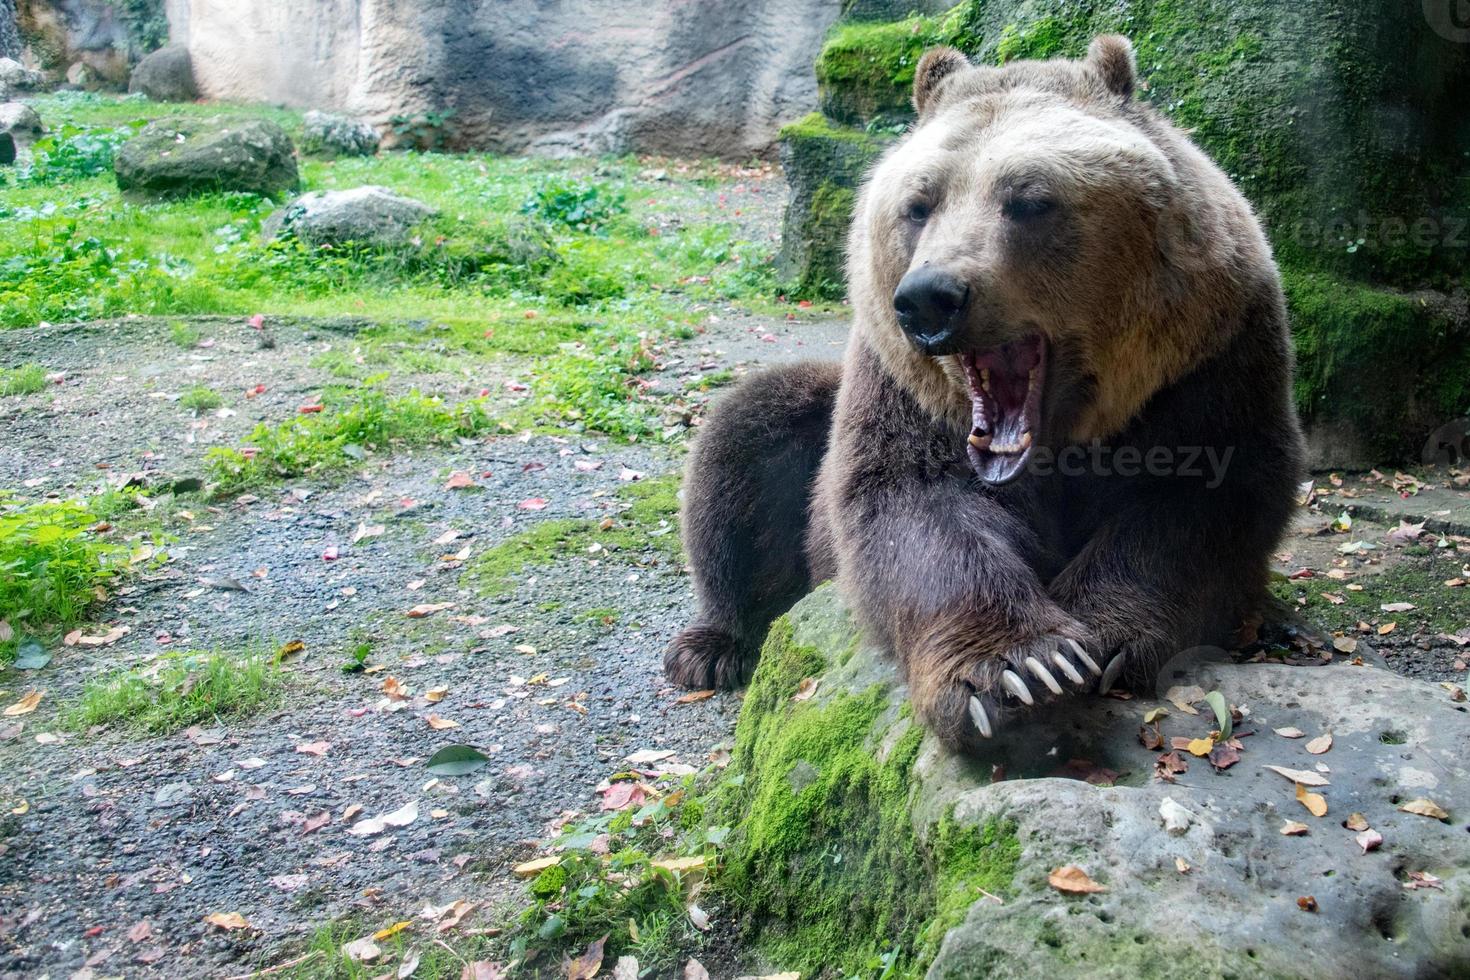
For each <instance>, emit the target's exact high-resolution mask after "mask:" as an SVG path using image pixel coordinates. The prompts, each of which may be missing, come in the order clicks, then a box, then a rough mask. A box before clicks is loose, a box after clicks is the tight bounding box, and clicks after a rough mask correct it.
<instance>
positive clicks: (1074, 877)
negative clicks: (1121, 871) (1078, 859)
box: [1046, 864, 1108, 895]
mask: <svg viewBox="0 0 1470 980" xmlns="http://www.w3.org/2000/svg"><path fill="white" fill-rule="evenodd" d="M1046 881H1047V884H1049V885H1051V886H1052V887H1053V888H1055V889H1056V890H1057V891H1059V892H1067V893H1068V894H1074V895H1084V894H1087V893H1089V892H1105V891H1107V890H1108V889H1107V886H1106V885H1099V884H1098V883H1097V882H1095V881H1093V880H1092V879H1091V878H1089V877H1087V872H1086V871H1083V870H1082V869H1081V868H1079V867H1077V865H1075V864H1067V865H1063V866H1062V867H1060V868H1056V869H1055V870H1053V871H1052V873H1051V874H1049V875H1047V876H1046Z"/></svg>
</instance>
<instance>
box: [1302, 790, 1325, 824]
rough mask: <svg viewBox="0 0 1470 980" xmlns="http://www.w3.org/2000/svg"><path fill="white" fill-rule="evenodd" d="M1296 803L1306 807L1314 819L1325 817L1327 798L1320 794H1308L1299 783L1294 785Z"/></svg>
mask: <svg viewBox="0 0 1470 980" xmlns="http://www.w3.org/2000/svg"><path fill="white" fill-rule="evenodd" d="M1296 798H1297V802H1298V803H1300V804H1301V805H1302V806H1304V807H1306V808H1307V810H1308V812H1310V813H1311V814H1312V816H1314V817H1325V816H1327V798H1326V797H1324V796H1322V795H1321V794H1320V793H1308V792H1307V788H1306V787H1305V786H1303V785H1302V784H1301V783H1297V784H1296Z"/></svg>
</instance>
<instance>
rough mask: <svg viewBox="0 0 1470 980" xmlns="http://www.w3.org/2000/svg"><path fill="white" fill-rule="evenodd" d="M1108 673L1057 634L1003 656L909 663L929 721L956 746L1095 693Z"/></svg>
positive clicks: (954, 655) (914, 691)
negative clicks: (1010, 719) (1034, 711)
mask: <svg viewBox="0 0 1470 980" xmlns="http://www.w3.org/2000/svg"><path fill="white" fill-rule="evenodd" d="M1102 676H1103V669H1102V668H1101V667H1099V666H1098V663H1097V661H1096V660H1095V659H1094V658H1093V656H1092V655H1091V654H1089V653H1088V652H1087V649H1086V648H1085V647H1084V646H1083V645H1082V643H1080V642H1078V641H1077V640H1075V639H1072V638H1071V637H1067V636H1061V635H1057V634H1050V635H1047V636H1042V637H1039V638H1037V639H1035V640H1031V641H1029V642H1026V643H1022V644H1019V645H1017V646H1015V647H1013V648H1011V649H1009V650H1007V651H1006V652H1004V653H1001V654H977V653H975V652H973V651H971V652H968V653H959V652H942V653H941V652H937V651H936V652H934V653H931V654H929V655H928V656H924V655H920V656H916V657H915V658H914V659H913V660H912V661H911V662H910V665H909V691H910V694H911V696H912V698H913V702H914V709H915V711H917V712H918V714H919V717H920V718H921V719H922V720H923V721H924V723H925V724H926V725H927V726H928V727H929V728H930V729H931V730H933V731H934V733H935V734H937V735H938V736H939V737H940V738H942V739H944V740H945V741H946V742H948V743H950V744H951V745H956V746H963V745H966V744H971V743H974V741H975V736H976V735H979V736H981V737H982V738H990V737H992V736H993V735H994V734H995V732H996V730H997V729H998V728H999V727H1000V726H1001V724H1002V723H1003V721H1004V720H1005V718H1006V717H1007V716H1008V715H1014V714H1016V713H1017V712H1020V711H1023V710H1025V709H1028V708H1032V707H1035V706H1036V705H1039V704H1046V703H1047V702H1050V701H1052V700H1055V699H1056V698H1059V697H1065V696H1069V695H1073V694H1080V693H1082V692H1083V691H1086V690H1089V689H1091V688H1092V687H1093V686H1094V685H1095V684H1096V683H1097V681H1098V678H1101V677H1102Z"/></svg>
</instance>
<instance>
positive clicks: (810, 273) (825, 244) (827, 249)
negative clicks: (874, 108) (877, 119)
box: [776, 112, 889, 299]
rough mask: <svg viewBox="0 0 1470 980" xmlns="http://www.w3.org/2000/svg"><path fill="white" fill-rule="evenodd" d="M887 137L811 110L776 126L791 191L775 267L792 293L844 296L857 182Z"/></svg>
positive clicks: (860, 181)
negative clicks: (837, 122) (832, 120)
mask: <svg viewBox="0 0 1470 980" xmlns="http://www.w3.org/2000/svg"><path fill="white" fill-rule="evenodd" d="M888 143H889V140H888V139H886V138H884V137H882V136H878V135H873V134H870V133H867V132H865V131H863V130H860V129H853V128H847V127H841V126H834V125H832V124H831V123H829V122H828V121H827V120H826V119H824V118H823V117H822V115H821V114H820V113H815V112H814V113H812V114H811V115H809V116H807V117H806V118H804V119H802V120H800V121H799V122H795V123H792V124H791V125H789V126H787V127H785V128H784V129H782V130H781V142H780V146H781V165H782V167H783V168H784V169H785V171H786V180H787V182H788V184H789V185H790V196H789V198H788V199H787V202H786V214H785V217H784V219H783V222H782V227H781V252H780V254H779V255H777V257H776V267H777V271H778V273H779V274H780V276H781V277H782V279H783V281H785V282H786V283H787V284H788V285H789V289H790V291H791V293H792V294H793V295H795V296H798V297H801V298H805V299H839V298H841V297H842V296H843V294H844V292H845V286H844V283H845V281H846V280H845V275H844V268H843V267H844V261H845V252H846V242H847V229H848V226H849V225H851V223H852V209H853V205H854V203H855V202H856V200H857V188H858V185H859V184H861V183H862V180H863V177H864V176H866V174H867V172H868V169H869V168H870V167H871V166H872V165H873V162H874V161H875V160H877V159H878V157H879V156H880V155H881V154H882V152H883V150H884V148H885V147H886V146H887V145H888Z"/></svg>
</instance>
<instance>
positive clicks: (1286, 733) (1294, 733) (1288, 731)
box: [1272, 728, 1307, 738]
mask: <svg viewBox="0 0 1470 980" xmlns="http://www.w3.org/2000/svg"><path fill="white" fill-rule="evenodd" d="M1272 731H1274V732H1275V733H1276V734H1277V735H1280V736H1281V737H1282V738H1305V737H1306V734H1307V733H1306V732H1304V731H1302V730H1301V729H1300V728H1273V729H1272Z"/></svg>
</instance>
